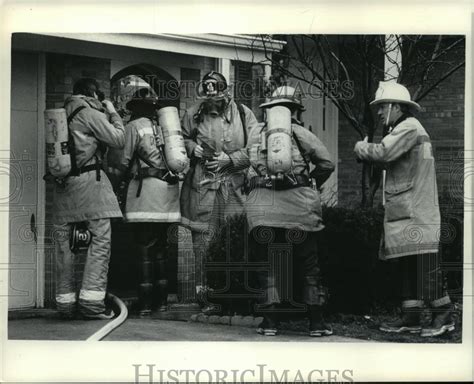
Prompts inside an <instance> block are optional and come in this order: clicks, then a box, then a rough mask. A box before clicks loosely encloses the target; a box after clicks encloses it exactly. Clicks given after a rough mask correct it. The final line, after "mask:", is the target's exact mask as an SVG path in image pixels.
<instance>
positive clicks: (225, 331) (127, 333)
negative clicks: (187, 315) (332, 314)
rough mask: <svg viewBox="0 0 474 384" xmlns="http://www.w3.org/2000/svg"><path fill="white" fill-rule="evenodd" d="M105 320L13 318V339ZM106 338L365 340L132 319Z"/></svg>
mask: <svg viewBox="0 0 474 384" xmlns="http://www.w3.org/2000/svg"><path fill="white" fill-rule="evenodd" d="M105 324H106V322H103V321H84V320H73V321H60V320H58V319H54V318H33V319H22V320H10V321H9V323H8V335H9V339H15V340H85V339H87V337H88V336H90V335H91V334H93V333H94V332H95V331H97V330H98V329H99V328H100V327H101V326H103V325H105ZM104 340H107V341H111V340H121V341H279V342H284V341H307V342H318V341H324V342H364V340H360V339H354V338H349V337H343V336H335V335H333V336H329V337H325V338H311V337H308V336H307V335H306V333H300V332H292V331H286V332H283V333H281V334H280V335H278V336H276V337H264V336H261V335H258V334H257V333H256V332H255V329H253V328H246V327H236V326H227V325H212V324H201V323H191V322H181V321H167V320H152V319H134V318H131V319H128V320H127V321H126V322H125V323H124V324H123V325H122V326H121V327H120V328H118V329H116V330H115V331H113V332H112V333H111V334H110V335H109V336H107V337H106V338H105V339H104Z"/></svg>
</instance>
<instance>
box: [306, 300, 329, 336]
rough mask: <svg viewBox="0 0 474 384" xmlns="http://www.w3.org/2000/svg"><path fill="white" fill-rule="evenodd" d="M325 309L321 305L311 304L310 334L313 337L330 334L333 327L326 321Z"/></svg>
mask: <svg viewBox="0 0 474 384" xmlns="http://www.w3.org/2000/svg"><path fill="white" fill-rule="evenodd" d="M323 313H324V309H323V307H322V306H321V305H310V306H309V335H310V336H311V337H321V336H330V335H332V334H333V330H332V327H331V326H330V325H329V324H326V322H325V321H324V316H323Z"/></svg>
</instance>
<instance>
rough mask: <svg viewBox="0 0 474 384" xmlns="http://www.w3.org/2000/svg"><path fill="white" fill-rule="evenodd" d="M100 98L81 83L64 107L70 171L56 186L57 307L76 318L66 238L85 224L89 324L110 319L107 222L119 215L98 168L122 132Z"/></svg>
mask: <svg viewBox="0 0 474 384" xmlns="http://www.w3.org/2000/svg"><path fill="white" fill-rule="evenodd" d="M98 93H99V86H98V83H97V81H96V80H95V79H90V78H84V79H80V80H78V81H77V82H76V83H75V84H74V87H73V95H72V96H71V97H69V98H68V99H67V100H66V101H65V109H66V113H67V115H68V117H69V119H71V121H70V124H69V135H70V136H71V139H72V144H73V145H72V148H70V151H71V158H72V159H73V161H72V163H73V171H72V172H71V174H70V175H69V176H67V177H65V178H64V179H62V182H61V183H55V186H54V197H53V198H54V201H53V221H54V223H55V234H54V237H55V240H56V262H57V291H56V303H57V308H58V310H59V312H60V313H61V314H62V315H63V316H64V317H67V318H70V317H72V316H74V313H75V310H76V289H75V284H74V283H75V281H74V280H75V279H74V254H73V253H72V251H71V249H70V238H71V237H73V233H72V232H73V228H74V223H79V222H84V223H85V226H86V227H87V229H88V231H90V234H91V235H92V239H91V243H90V245H89V247H88V250H87V258H86V261H85V266H84V273H83V277H82V284H81V288H80V292H79V311H80V312H81V313H82V315H83V316H84V317H86V318H89V319H104V320H107V319H110V318H112V317H113V316H114V313H113V311H112V310H110V309H108V308H106V306H105V302H104V299H105V294H106V288H107V272H108V267H109V260H110V249H111V248H110V241H111V224H110V219H111V218H114V217H122V213H121V211H120V208H119V206H118V203H117V199H116V197H115V194H114V192H113V190H112V186H111V184H110V182H109V179H108V178H107V176H106V174H105V173H104V171H103V170H102V169H101V162H102V157H103V155H104V151H105V149H106V146H110V147H115V148H121V147H123V145H124V127H123V124H122V120H121V118H120V116H119V115H118V114H117V112H116V111H115V108H114V106H113V104H112V103H111V102H110V101H108V100H104V101H102V102H100V101H99V100H98V99H97V94H98Z"/></svg>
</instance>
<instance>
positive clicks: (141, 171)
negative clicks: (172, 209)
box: [127, 116, 179, 197]
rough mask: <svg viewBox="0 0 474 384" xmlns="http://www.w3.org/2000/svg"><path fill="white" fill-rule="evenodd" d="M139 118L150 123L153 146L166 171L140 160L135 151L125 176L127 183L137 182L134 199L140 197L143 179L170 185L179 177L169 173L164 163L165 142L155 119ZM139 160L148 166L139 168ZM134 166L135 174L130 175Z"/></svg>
mask: <svg viewBox="0 0 474 384" xmlns="http://www.w3.org/2000/svg"><path fill="white" fill-rule="evenodd" d="M141 117H144V118H146V119H148V120H149V121H150V123H151V126H152V130H153V136H154V139H155V145H156V148H157V149H158V151H159V152H160V155H161V158H162V159H163V163H164V165H165V168H166V169H159V168H155V167H154V166H153V164H151V163H150V162H149V161H148V160H147V159H144V158H142V157H141V156H140V155H139V154H138V152H137V151H135V152H134V153H133V156H132V160H131V161H130V164H129V167H128V171H127V174H128V175H129V178H128V180H129V181H130V179H136V180H138V188H137V193H136V197H140V195H141V192H142V188H143V179H144V178H148V177H154V178H156V179H160V180H162V181H165V182H167V183H168V184H172V185H174V184H176V183H178V182H179V177H178V176H177V175H176V174H174V173H173V171H171V169H170V167H169V165H168V162H167V161H166V156H165V153H164V146H165V141H164V139H163V134H162V132H161V129H160V128H159V126H157V123H156V121H155V119H153V118H151V117H145V116H141ZM140 160H141V161H143V162H144V163H145V164H146V165H148V166H147V167H141V164H140ZM134 164H135V165H136V168H137V172H136V173H135V174H132V172H131V171H132V168H133V165H134Z"/></svg>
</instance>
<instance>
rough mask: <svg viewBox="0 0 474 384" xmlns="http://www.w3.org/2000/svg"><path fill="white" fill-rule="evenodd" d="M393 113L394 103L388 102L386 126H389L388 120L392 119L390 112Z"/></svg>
mask: <svg viewBox="0 0 474 384" xmlns="http://www.w3.org/2000/svg"><path fill="white" fill-rule="evenodd" d="M391 113H392V103H389V104H388V113H387V119H386V120H385V126H387V127H388V126H389V125H388V122H389V121H390V114H391Z"/></svg>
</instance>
